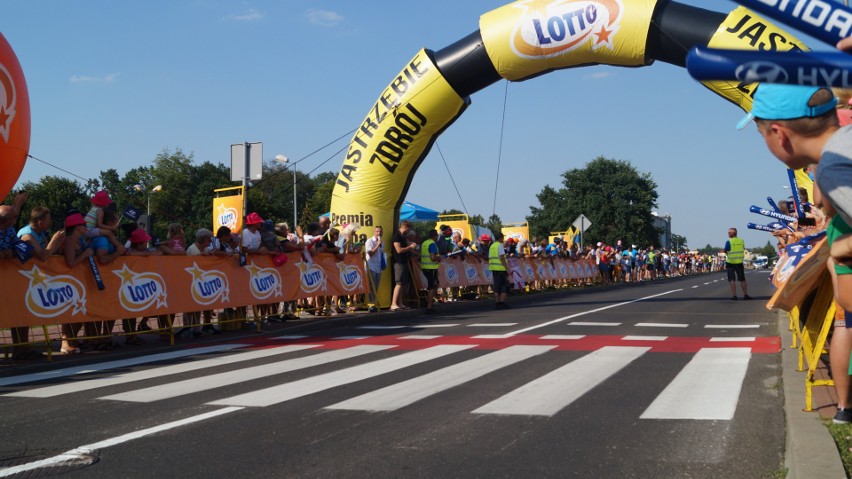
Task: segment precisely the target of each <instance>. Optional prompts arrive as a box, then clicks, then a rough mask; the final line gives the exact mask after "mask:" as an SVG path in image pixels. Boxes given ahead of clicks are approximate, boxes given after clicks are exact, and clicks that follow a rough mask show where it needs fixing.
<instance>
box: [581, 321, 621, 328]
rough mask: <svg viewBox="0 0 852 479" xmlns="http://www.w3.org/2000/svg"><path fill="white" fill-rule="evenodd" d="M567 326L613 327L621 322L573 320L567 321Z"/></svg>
mask: <svg viewBox="0 0 852 479" xmlns="http://www.w3.org/2000/svg"><path fill="white" fill-rule="evenodd" d="M568 326H606V327H614V326H621V323H596V322H594V321H573V322H571V323H568Z"/></svg>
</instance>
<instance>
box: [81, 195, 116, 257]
mask: <svg viewBox="0 0 852 479" xmlns="http://www.w3.org/2000/svg"><path fill="white" fill-rule="evenodd" d="M111 204H112V199H110V197H109V193H107V192H106V191H105V190H100V191H98V192H97V193H95V195H94V196H92V208H91V209H89V212H88V213H86V231H87V232H86V235H87V236H88V237H89V238H90V239H91V238H95V237H97V236H103V237H105V238H107V239H108V240H109V242H110V243H112V245H113V247H114V248H115V250H116V251H120V252H124V249H125V248H124V245H122V244H121V243H119V242H118V238H116V237H115V232H116V231H118V223H116V224H114V225H107V224H106V223H104V208H106V207H107V206H109V205H111Z"/></svg>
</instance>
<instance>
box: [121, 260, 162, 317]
mask: <svg viewBox="0 0 852 479" xmlns="http://www.w3.org/2000/svg"><path fill="white" fill-rule="evenodd" d="M113 273H114V274H115V275H116V276H118V277H119V278H121V287H120V288H119V289H118V302H119V303H120V304H121V307H123V308H124V309H126V310H128V311H144V310H146V309H148V308H152V307H154V308H159V307H168V304H167V303H166V297H167V294H166V282H165V280H163V277H162V276H160V275H159V274H157V273H150V272H145V273H136V272H135V271H133V270H131V269H130V268H128V267H127V265H126V264H125V265H124V267H123V268H122V269H121V270H120V271H113Z"/></svg>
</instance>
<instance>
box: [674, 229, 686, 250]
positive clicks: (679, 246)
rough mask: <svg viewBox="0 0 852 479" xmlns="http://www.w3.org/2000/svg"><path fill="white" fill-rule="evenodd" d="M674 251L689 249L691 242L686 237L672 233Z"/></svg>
mask: <svg viewBox="0 0 852 479" xmlns="http://www.w3.org/2000/svg"><path fill="white" fill-rule="evenodd" d="M672 249H673V250H675V251H683V250H684V249H689V242H688V241H687V240H686V237H684V236H681V235H678V234H674V233H672Z"/></svg>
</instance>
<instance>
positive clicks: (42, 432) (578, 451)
mask: <svg viewBox="0 0 852 479" xmlns="http://www.w3.org/2000/svg"><path fill="white" fill-rule="evenodd" d="M767 279H768V274H766V273H763V272H756V273H750V274H749V275H748V281H749V286H750V290H751V291H750V292H751V293H752V296H754V297H755V300H754V301H742V300H740V301H732V300H731V299H729V298H730V291H729V290H728V285H727V283H726V282H725V281H724V278H723V274H721V273H716V274H708V275H702V276H693V277H688V278H680V279H673V280H666V281H659V282H653V283H651V284H643V285H639V286H635V287H616V288H608V289H604V288H595V289H589V290H585V291H576V292H571V293H569V294H560V293H557V294H549V295H539V296H536V297H526V298H523V299H518V298H515V297H511V298H510V302H514V305H515V307H514V308H513V309H511V310H503V311H494V310H492V309H490V308H488V307H487V306H488V305H487V304H483V305H482V307H479V308H455V309H453V308H448V310H449V311H451V312H449V313H446V314H439V315H434V316H420V315H414V314H412V315H408V316H399V317H394V319H392V320H389V321H382V322H377V323H375V324H374V325H361V326H352V327H349V328H337V329H333V330H325V331H313V332H311V333H310V334H306V335H303V337H300V336H296V335H289V336H274V335H270V334H267V335H264V336H262V337H255V338H243V339H239V340H236V341H228V342H225V343H221V342H220V343H207V344H204V345H203V346H202V347H206V348H208V349H199V346H198V345H197V344H193V345H192V347H195V348H196V349H190V345H187V346H186V347H176V348H173V349H171V350H168V351H167V352H166V353H161V354H162V355H161V356H158V357H152V356H150V355H142V356H139V357H136V358H131V359H126V360H118V361H114V362H112V363H108V362H104V361H95V362H92V363H88V364H85V365H83V366H79V367H76V369H58V370H57V369H54V372H53V373H52V375H51V378H50V379H44V378H45V375H44V374H39V375H17V376H15V375H12V376H6V377H2V378H0V427H2V430H3V439H2V441H0V467H5V469H0V477H7V476H9V475H12V477H44V476H47V475H51V474H56V473H62V474H64V475H65V476H67V477H72V478H73V477H87V478H88V477H104V478H116V477H134V478H135V477H202V476H204V477H233V476H237V477H335V478H338V477H357V478H366V477H524V476H526V477H575V476H576V477H626V478H633V477H636V478H649V477H654V478H670V477H671V478H684V477H688V478H719V477H725V478H763V477H773V474H775V473H776V472H777V471H779V470H780V469H781V468H782V464H783V454H784V441H785V436H784V434H785V432H784V427H785V426H784V411H783V398H782V397H781V391H780V387H779V380H780V375H781V366H780V359H779V355H778V350H779V339H778V331H777V328H776V322H775V319H774V318H775V316H774V314H772V313H770V312H768V311H766V309H765V308H764V304H765V302H766V300H767V299H768V295H769V293H770V287H769V284H768V281H767ZM462 309H464V310H462ZM156 359H159V360H156ZM72 372H73V373H76V374H70V373H72ZM36 461H41V462H36ZM16 467H17V468H18V469H15V468H16ZM16 471H24V472H18V473H19V475H17V476H14V475H13V474H14V473H16Z"/></svg>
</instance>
